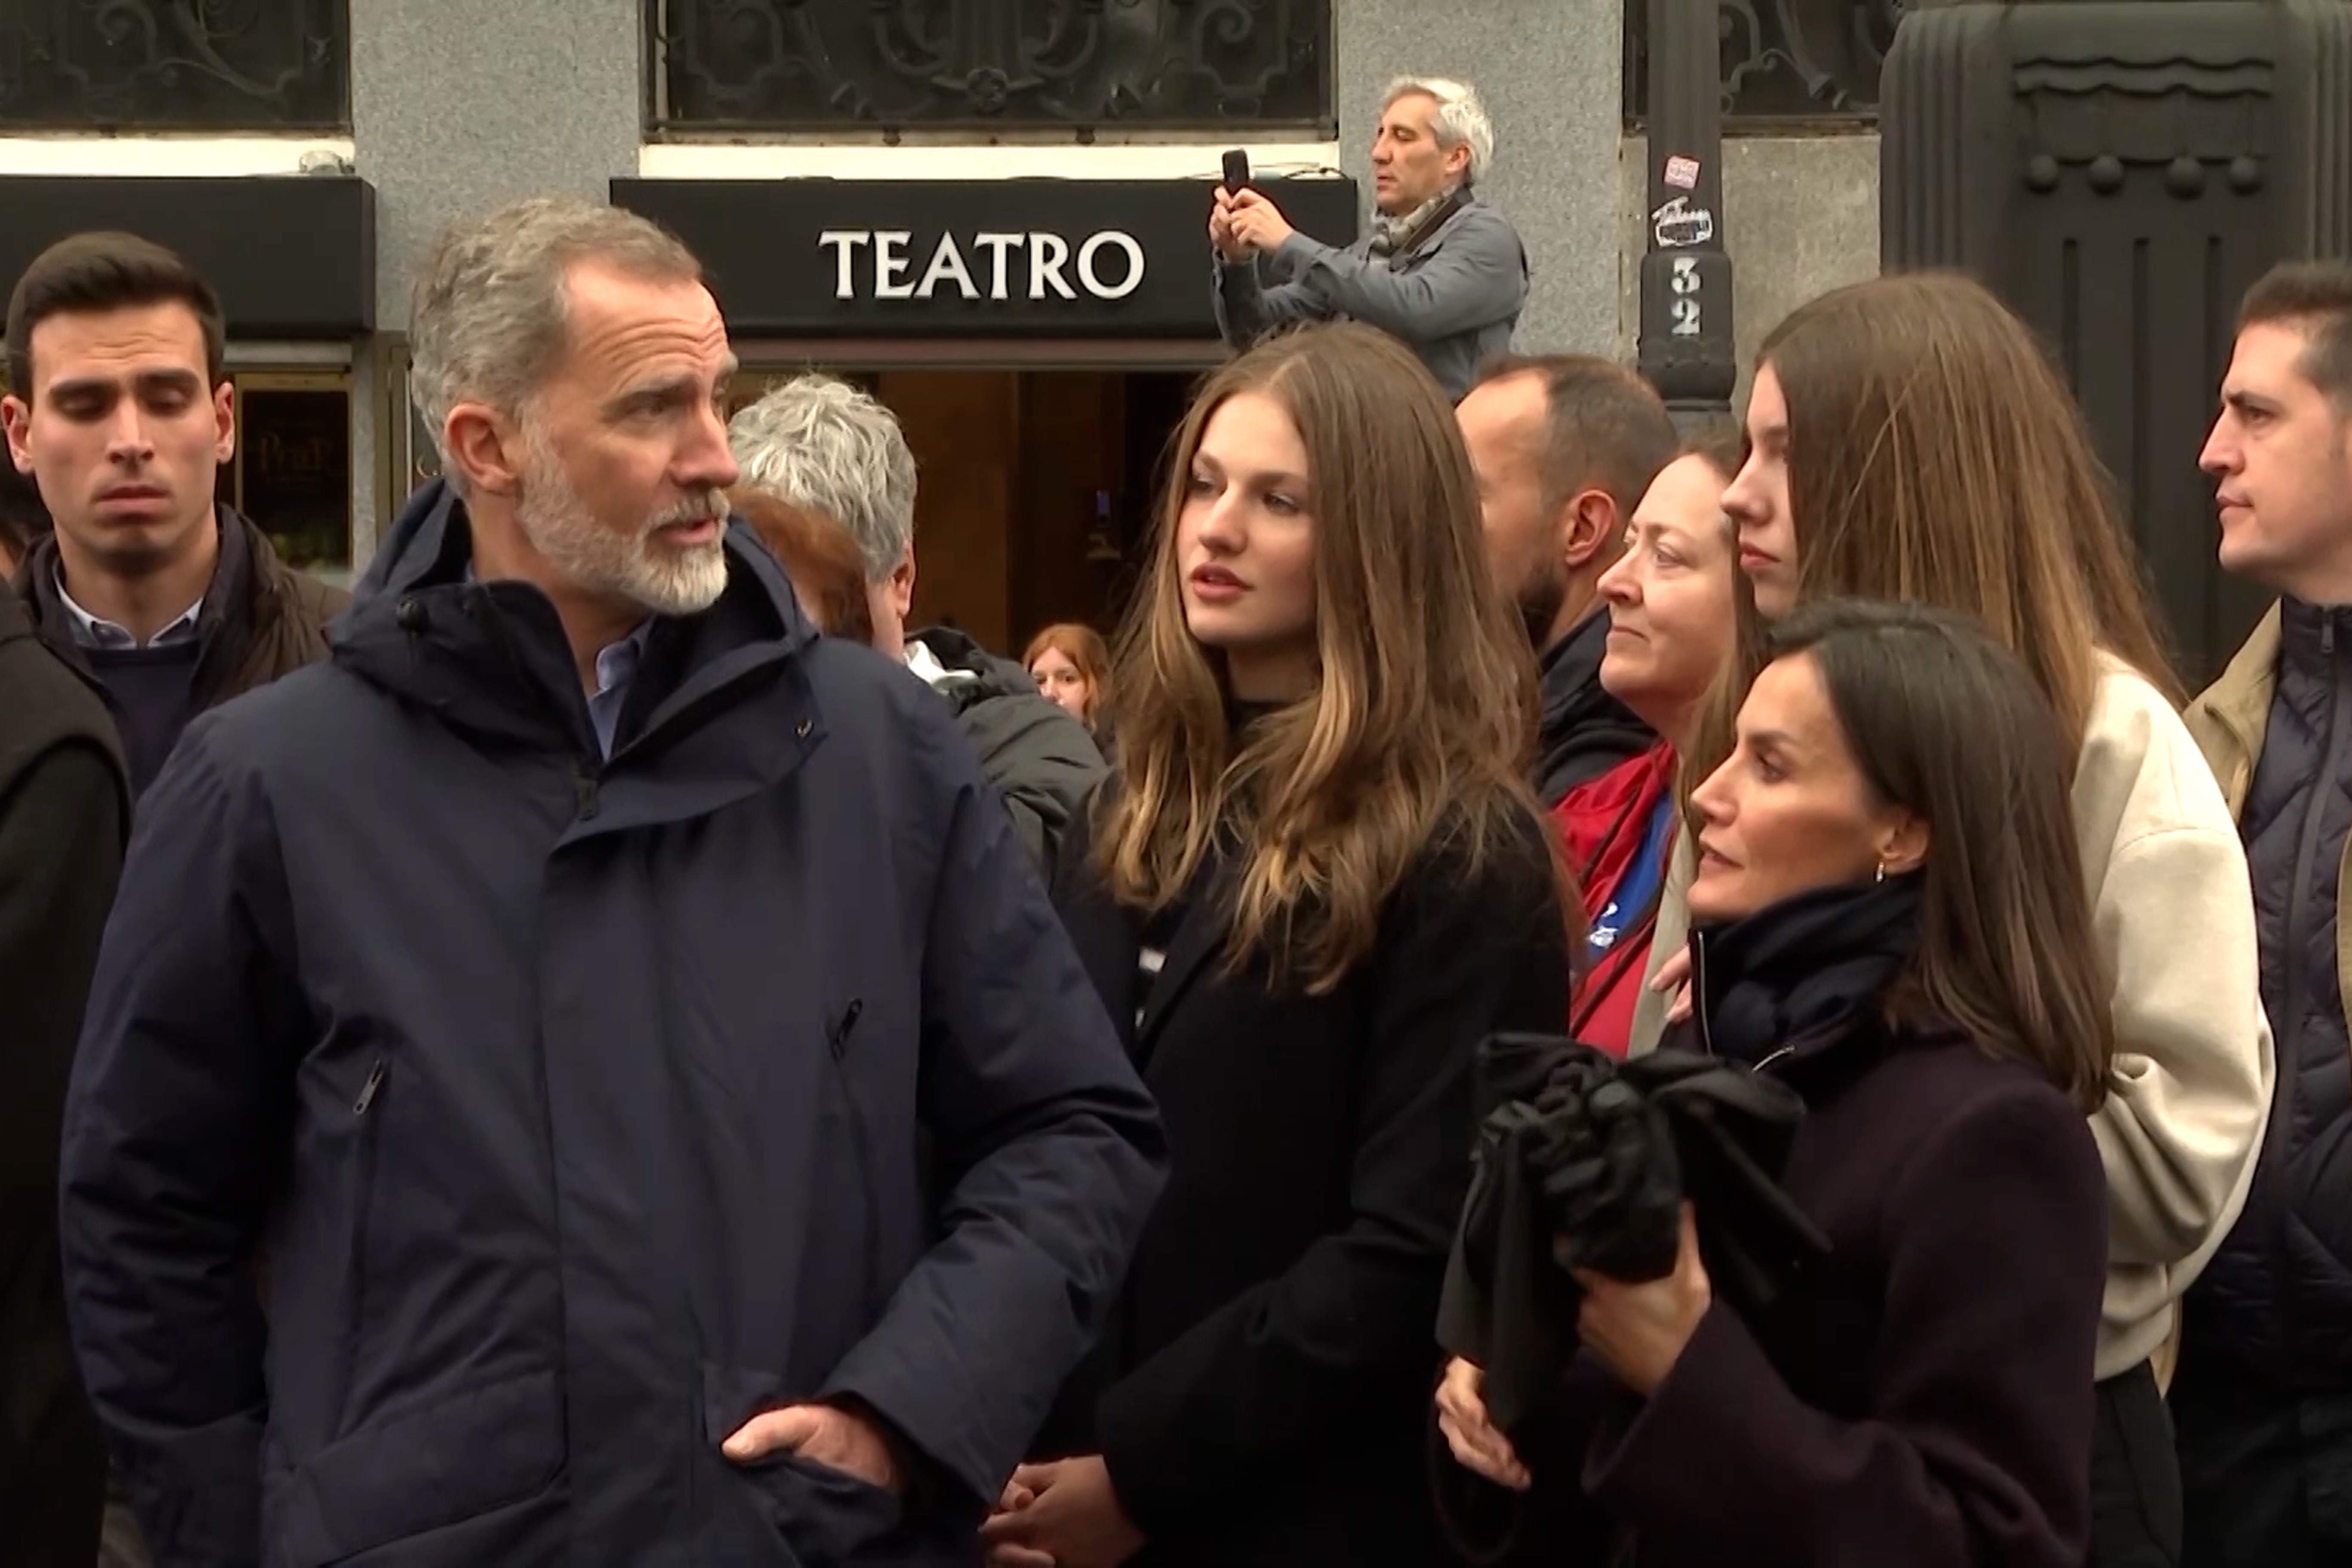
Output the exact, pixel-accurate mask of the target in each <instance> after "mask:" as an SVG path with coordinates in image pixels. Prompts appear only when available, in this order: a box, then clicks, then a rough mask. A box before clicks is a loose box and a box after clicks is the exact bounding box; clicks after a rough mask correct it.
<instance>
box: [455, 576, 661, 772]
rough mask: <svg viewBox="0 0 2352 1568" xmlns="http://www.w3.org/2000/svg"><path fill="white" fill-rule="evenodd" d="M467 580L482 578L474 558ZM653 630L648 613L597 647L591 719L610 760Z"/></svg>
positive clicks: (590, 698) (589, 709)
mask: <svg viewBox="0 0 2352 1568" xmlns="http://www.w3.org/2000/svg"><path fill="white" fill-rule="evenodd" d="M466 581H467V583H469V584H478V583H480V582H481V581H482V579H481V578H480V577H479V576H478V575H476V574H475V572H474V563H472V562H470V561H468V562H467V563H466ZM653 629H654V618H653V617H652V616H646V618H645V619H644V620H642V621H639V622H638V623H637V629H636V630H635V631H633V632H631V633H630V634H629V635H628V636H627V637H623V638H622V639H621V640H620V641H619V642H616V643H607V644H606V645H605V646H604V647H602V648H600V649H599V650H597V654H596V689H595V690H593V691H592V692H590V693H589V694H588V721H589V722H590V723H592V724H593V725H595V726H596V744H597V745H598V746H599V747H600V748H602V750H603V751H604V760H605V761H606V762H611V761H612V760H613V735H614V731H617V730H618V729H620V727H621V710H622V709H624V708H625V707H627V706H628V703H629V683H630V682H631V681H633V680H635V679H636V678H637V666H638V665H640V664H642V663H643V662H644V661H645V657H646V638H647V637H651V636H652V635H653Z"/></svg>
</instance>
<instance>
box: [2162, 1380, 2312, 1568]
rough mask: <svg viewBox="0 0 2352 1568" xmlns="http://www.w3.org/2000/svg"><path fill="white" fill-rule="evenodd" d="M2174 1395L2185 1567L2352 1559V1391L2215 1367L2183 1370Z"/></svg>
mask: <svg viewBox="0 0 2352 1568" xmlns="http://www.w3.org/2000/svg"><path fill="white" fill-rule="evenodd" d="M2184 1370H2186V1369H2184ZM2172 1399H2173V1407H2174V1411H2175V1413H2176V1415H2177V1417H2178V1421H2179V1427H2180V1479H2181V1482H2182V1489H2183V1494H2184V1496H2185V1498H2186V1500H2187V1504H2188V1526H2189V1538H2188V1552H2187V1554H2186V1556H2185V1557H2184V1559H2183V1561H2184V1562H2185V1563H2187V1564H2188V1568H2341V1565H2342V1564H2345V1563H2352V1394H2344V1393H2321V1394H2301V1393H2297V1392H2295V1391H2294V1390H2289V1389H2279V1388H2274V1387H2270V1386H2266V1385H2265V1384H2263V1383H2261V1382H2260V1381H2258V1380H2256V1379H2252V1378H2247V1377H2235V1376H2231V1375H2227V1374H2226V1373H2221V1372H2218V1371H2209V1372H2208V1373H2206V1375H2204V1376H2201V1377H2198V1376H2188V1375H2184V1377H2183V1379H2182V1381H2181V1382H2180V1383H2179V1384H2177V1385H2175V1387H2174V1389H2173V1394H2172Z"/></svg>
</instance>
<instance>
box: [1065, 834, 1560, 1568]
mask: <svg viewBox="0 0 2352 1568" xmlns="http://www.w3.org/2000/svg"><path fill="white" fill-rule="evenodd" d="M1542 834H1543V830H1542V828H1541V826H1540V825H1539V824H1538V823H1537V822H1535V821H1534V820H1532V819H1530V820H1529V821H1528V824H1527V825H1526V837H1525V838H1524V841H1523V842H1522V843H1521V845H1520V846H1518V847H1517V848H1516V850H1515V851H1514V852H1512V853H1509V854H1507V855H1497V856H1495V857H1492V858H1489V859H1488V860H1487V862H1486V864H1485V865H1484V866H1483V867H1482V868H1481V869H1480V870H1479V871H1478V872H1477V874H1475V876H1466V875H1465V874H1464V873H1463V868H1462V866H1461V864H1460V863H1459V861H1458V859H1457V858H1455V857H1454V855H1452V854H1451V853H1446V852H1437V853H1432V854H1430V855H1429V856H1427V857H1426V858H1424V860H1423V864H1421V865H1420V866H1419V867H1418V868H1416V869H1415V870H1414V871H1413V873H1412V875H1411V877H1410V878H1409V879H1408V880H1407V881H1406V882H1405V884H1404V885H1403V886H1402V888H1400V889H1398V891H1397V892H1396V893H1395V894H1393V895H1392V896H1391V902H1390V904H1389V907H1388V909H1387V911H1386V912H1385V914H1384V915H1383V917H1382V921H1381V934H1380V938H1379V944H1378V946H1377V948H1376V949H1375V950H1374V951H1373V952H1372V953H1371V954H1370V956H1369V957H1367V958H1366V959H1365V960H1363V961H1362V962H1361V963H1359V964H1358V965H1357V966H1356V968H1355V970H1354V971H1353V973H1350V974H1349V976H1348V977H1347V978H1346V979H1345V980H1344V981H1342V982H1341V984H1339V988H1338V989H1337V990H1336V991H1334V992H1332V993H1331V994H1328V995H1324V996H1307V995H1304V994H1299V993H1298V992H1297V990H1296V989H1295V988H1294V989H1291V990H1288V991H1286V993H1284V994H1272V993H1270V991H1269V987H1268V984H1267V976H1266V970H1265V966H1264V964H1263V963H1251V964H1250V965H1248V966H1247V967H1246V968H1244V970H1242V971H1241V972H1240V973H1230V972H1228V971H1227V969H1226V968H1225V941H1224V938H1225V933H1226V931H1227V929H1228V926H1227V921H1226V913H1225V909H1226V906H1225V904H1224V902H1223V898H1222V895H1221V891H1220V890H1221V889H1223V887H1224V886H1225V876H1226V875H1227V873H1226V871H1225V869H1224V868H1222V867H1220V868H1216V869H1213V870H1212V871H1211V872H1210V873H1208V874H1207V875H1206V876H1204V877H1203V879H1202V884H1201V891H1200V893H1199V895H1198V896H1197V897H1195V898H1194V899H1192V900H1190V901H1189V904H1188V907H1187V910H1186V913H1185V915H1184V918H1183V920H1182V921H1181V925H1179V926H1178V928H1177V929H1176V930H1175V931H1173V933H1172V934H1171V939H1170V941H1169V943H1168V948H1167V956H1166V962H1165V964H1164V966H1163V968H1162V969H1161V971H1160V975H1159V977H1158V979H1157V981H1156V982H1155V983H1154V984H1152V986H1151V988H1150V995H1149V996H1148V998H1145V997H1140V995H1139V993H1140V991H1141V985H1140V978H1139V970H1138V955H1139V950H1140V946H1141V926H1140V923H1139V921H1138V919H1137V918H1136V916H1135V915H1134V914H1133V913H1132V912H1131V911H1129V910H1126V909H1123V908H1121V907H1120V906H1118V904H1117V903H1115V902H1114V901H1113V900H1112V899H1111V898H1110V896H1109V894H1108V891H1107V889H1105V887H1104V885H1103V883H1102V881H1101V879H1100V878H1099V877H1098V876H1097V873H1096V871H1095V868H1094V867H1093V865H1092V862H1091V860H1090V859H1089V858H1088V856H1087V853H1086V848H1085V846H1086V840H1085V838H1083V837H1079V836H1077V835H1073V836H1072V837H1071V838H1070V839H1068V840H1067V841H1066V844H1065V847H1064V854H1063V857H1062V861H1061V869H1060V874H1059V875H1058V877H1057V878H1056V881H1055V894H1056V899H1057V901H1058V902H1059V904H1060V907H1061V910H1062V913H1063V918H1064V919H1065V921H1066V922H1067V923H1068V925H1069V927H1070V931H1071V935H1072V936H1073V937H1074V938H1075V939H1076V942H1077V945H1078V951H1079V953H1080V956H1081V957H1082V958H1083V959H1084V960H1085V962H1086V965H1087V971H1088V972H1089V973H1091V974H1092V975H1093V976H1094V980H1095V984H1096V985H1097V988H1099V990H1100V991H1101V993H1102V996H1103V1000H1104V1001H1105V1003H1106V1004H1108V1006H1109V1009H1110V1013H1111V1016H1112V1017H1113V1018H1114V1019H1116V1020H1118V1023H1119V1024H1120V1025H1121V1026H1122V1027H1123V1028H1124V1029H1125V1030H1126V1032H1127V1033H1128V1036H1129V1042H1130V1045H1131V1048H1132V1049H1133V1051H1134V1053H1135V1057H1136V1060H1137V1062H1138V1064H1139V1066H1140V1067H1141V1068H1142V1069H1143V1073H1144V1078H1145V1081H1146V1082H1147V1083H1148V1084H1149V1085H1150V1088H1151V1090H1152V1092H1153V1094H1154V1095H1155V1096H1156V1097H1157V1098H1158V1100H1159V1101H1160V1111H1161V1115H1162V1116H1163V1118H1164V1119H1165V1121H1166V1125H1167V1129H1168V1137H1169V1142H1170V1146H1171V1153H1172V1156H1173V1160H1174V1168H1173V1171H1172V1173H1171V1177H1170V1181H1169V1186H1168V1190H1167V1192H1166V1194H1165V1195H1164V1196H1163V1197H1162V1199H1161V1202H1160V1207H1159V1208H1158V1210H1157V1211H1155V1213H1154V1214H1153V1215H1152V1219H1151V1223H1150V1226H1149V1227H1148V1228H1147V1230H1146V1232H1145V1235H1144V1240H1143V1243H1142V1245H1141V1247H1140V1248H1139V1251H1138V1252H1137V1254H1136V1258H1135V1262H1134V1265H1133V1267H1132V1268H1131V1270H1130V1271H1129V1276H1128V1281H1127V1289H1126V1290H1125V1291H1124V1293H1123V1294H1122V1295H1121V1296H1120V1298H1119V1300H1118V1306H1117V1307H1116V1309H1115V1310H1114V1311H1113V1316H1112V1321H1111V1325H1110V1327H1109V1328H1108V1329H1107V1330H1106V1331H1105V1336H1104V1341H1103V1343H1102V1344H1101V1346H1099V1347H1098V1349H1097V1352H1096V1354H1095V1355H1094V1356H1093V1357H1092V1358H1090V1359H1089V1362H1088V1364H1087V1367H1086V1369H1084V1371H1083V1372H1082V1373H1081V1374H1080V1375H1079V1376H1078V1377H1077V1378H1076V1379H1074V1380H1073V1383H1072V1385H1071V1388H1070V1390H1069V1392H1068V1394H1067V1395H1066V1398H1065V1400H1064V1402H1063V1405H1062V1408H1061V1410H1060V1411H1059V1412H1058V1413H1057V1420H1056V1422H1055V1426H1054V1428H1053V1429H1051V1430H1050V1431H1049V1434H1048V1439H1047V1447H1048V1450H1049V1451H1052V1452H1056V1453H1088V1452H1097V1451H1098V1452H1100V1453H1101V1454H1102V1455H1103V1457H1104V1459H1105V1462H1106V1464H1107V1465H1108V1468H1109V1470H1110V1474H1111V1479H1112V1484H1113V1485H1114V1486H1115V1487H1116V1489H1118V1493H1119V1497H1120V1500H1121V1501H1122V1502H1123V1503H1124V1504H1125V1506H1126V1508H1127V1510H1128V1512H1129V1514H1130V1515H1131V1516H1132V1517H1133V1518H1134V1520H1135V1521H1136V1522H1137V1524H1138V1525H1139V1527H1140V1528H1141V1529H1142V1530H1143V1531H1145V1533H1146V1534H1147V1535H1148V1536H1149V1537H1150V1541H1151V1544H1150V1546H1149V1547H1148V1548H1147V1549H1146V1551H1145V1552H1144V1554H1143V1556H1142V1557H1141V1558H1139V1560H1138V1564H1137V1568H1191V1565H1195V1564H1197V1565H1199V1568H1252V1565H1257V1564H1263V1565H1265V1568H1274V1565H1276V1564H1279V1565H1281V1568H1297V1565H1300V1564H1307V1563H1318V1564H1319V1563H1332V1564H1339V1563H1346V1564H1349V1565H1350V1568H1365V1565H1375V1568H1376V1565H1379V1564H1386V1563H1395V1564H1398V1565H1400V1568H1403V1565H1407V1564H1410V1565H1411V1568H1426V1565H1427V1564H1429V1563H1431V1562H1433V1561H1434V1560H1436V1559H1437V1558H1438V1555H1439V1551H1440V1549H1439V1545H1438V1542H1437V1538H1436V1534H1435V1531H1434V1525H1433V1515H1432V1511H1431V1509H1430V1507H1429V1502H1428V1496H1427V1491H1426V1489H1425V1487H1424V1486H1423V1484H1422V1473H1423V1472H1422V1461H1421V1456H1420V1433H1421V1427H1422V1423H1423V1414H1424V1412H1425V1411H1426V1409H1427V1408H1428V1402H1429V1396H1430V1390H1431V1388H1432V1386H1433V1382H1434V1378H1435V1373H1436V1371H1437V1367H1438V1355H1437V1351H1436V1341H1435V1328H1434V1325H1435V1320H1436V1312H1437V1298H1438V1290H1439V1287H1440V1285H1441V1284H1442V1282H1443V1280H1444V1272H1445V1259H1446V1254H1447V1250H1448V1248H1449V1247H1450V1246H1451V1245H1452V1241H1453V1235H1454V1224H1455V1221H1456V1219H1457V1218H1458V1217H1459V1214H1460V1210H1461V1204H1462V1199H1463V1195H1464V1193H1465V1191H1466V1189H1467V1186H1468V1181H1469V1173H1470V1147H1471V1135H1472V1130H1473V1129H1472V1121H1473V1107H1472V1082H1471V1080H1472V1058H1473V1054H1474V1052H1475V1048H1476V1047H1477V1045H1478V1042H1479V1041H1480V1040H1481V1039H1483V1038H1484V1037H1486V1036H1487V1035H1488V1034H1491V1033H1493V1032H1495V1031H1496V1030H1504V1029H1512V1030H1520V1029H1532V1028H1543V1027H1553V1026H1557V1025H1558V1024H1559V1019H1560V1018H1561V1016H1563V1012H1564V1010H1565V1008H1566V1007H1567V1005H1568V989H1569V969H1568V964H1569V957H1568V933H1567V921H1566V917H1565V915H1564V914H1563V913H1562V909H1561V903H1560V897H1559V889H1558V887H1557V884H1556V880H1555V879H1554V876H1553V873H1552V868H1551V860H1550V858H1549V849H1548V848H1547V847H1546V845H1545V843H1544V840H1543V837H1542ZM1139 1000H1140V1001H1141V1003H1142V1017H1141V1020H1140V1022H1138V1019H1137V1009H1138V1003H1139Z"/></svg>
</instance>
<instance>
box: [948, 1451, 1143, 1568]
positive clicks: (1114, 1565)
mask: <svg viewBox="0 0 2352 1568" xmlns="http://www.w3.org/2000/svg"><path fill="white" fill-rule="evenodd" d="M980 1535H981V1539H982V1541H984V1542H987V1543H988V1549H989V1558H988V1560H989V1563H990V1564H991V1568H1049V1565H1050V1568H1119V1564H1120V1563H1125V1562H1126V1561H1127V1560H1128V1559H1129V1558H1130V1557H1132V1556H1134V1555H1135V1554H1136V1553H1137V1552H1140V1551H1142V1550H1143V1532H1142V1531H1139V1530H1138V1529H1136V1528H1135V1521H1133V1520H1131V1519H1129V1518H1128V1517H1127V1510H1126V1509H1125V1508H1123V1507H1121V1506H1120V1504H1119V1500H1118V1491H1117V1490H1116V1489H1113V1487H1112V1486H1111V1484H1110V1468H1109V1467H1108V1466H1107V1465H1105V1464H1104V1463H1103V1461H1102V1456H1101V1455H1099V1454H1090V1455H1088V1456H1087V1457H1086V1458H1079V1459H1063V1460H1060V1461H1058V1462H1056V1463H1055V1464H1050V1465H1024V1466H1022V1467H1021V1468H1019V1469H1017V1470H1015V1471H1013V1481H1012V1484H1011V1485H1010V1486H1008V1487H1006V1488H1005V1489H1004V1498H1003V1501H1002V1502H1001V1503H999V1504H998V1510H997V1512H995V1513H994V1514H992V1515H991V1516H990V1518H989V1521H988V1522H987V1523H985V1524H983V1525H982V1526H981V1527H980Z"/></svg>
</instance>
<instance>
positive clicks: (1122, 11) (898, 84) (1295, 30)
mask: <svg viewBox="0 0 2352 1568" xmlns="http://www.w3.org/2000/svg"><path fill="white" fill-rule="evenodd" d="M646 27H647V36H648V43H649V47H648V48H647V50H646V60H647V68H648V71H649V73H650V77H651V80H650V82H649V89H650V90H649V93H648V102H647V121H648V123H649V125H651V126H652V127H653V128H655V129H656V130H662V129H670V130H713V131H730V130H736V131H741V130H777V131H790V130H838V129H840V128H841V127H843V126H844V125H867V126H872V127H875V128H877V129H896V128H900V127H905V128H928V127H940V128H949V127H953V128H967V129H968V128H974V127H1003V126H1027V127H1067V128H1070V129H1073V130H1080V131H1084V130H1087V129H1091V128H1094V127H1098V126H1099V127H1106V128H1108V127H1111V126H1128V125H1136V126H1150V127H1153V128H1156V129H1181V128H1198V129H1213V128H1219V127H1223V126H1228V125H1235V124H1244V125H1252V126H1267V125H1281V126H1296V127H1312V128H1314V129H1316V130H1317V131H1318V132H1321V133H1324V134H1328V133H1330V132H1331V129H1332V125H1333V116H1332V109H1331V3H1330V0H647V4H646Z"/></svg>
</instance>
